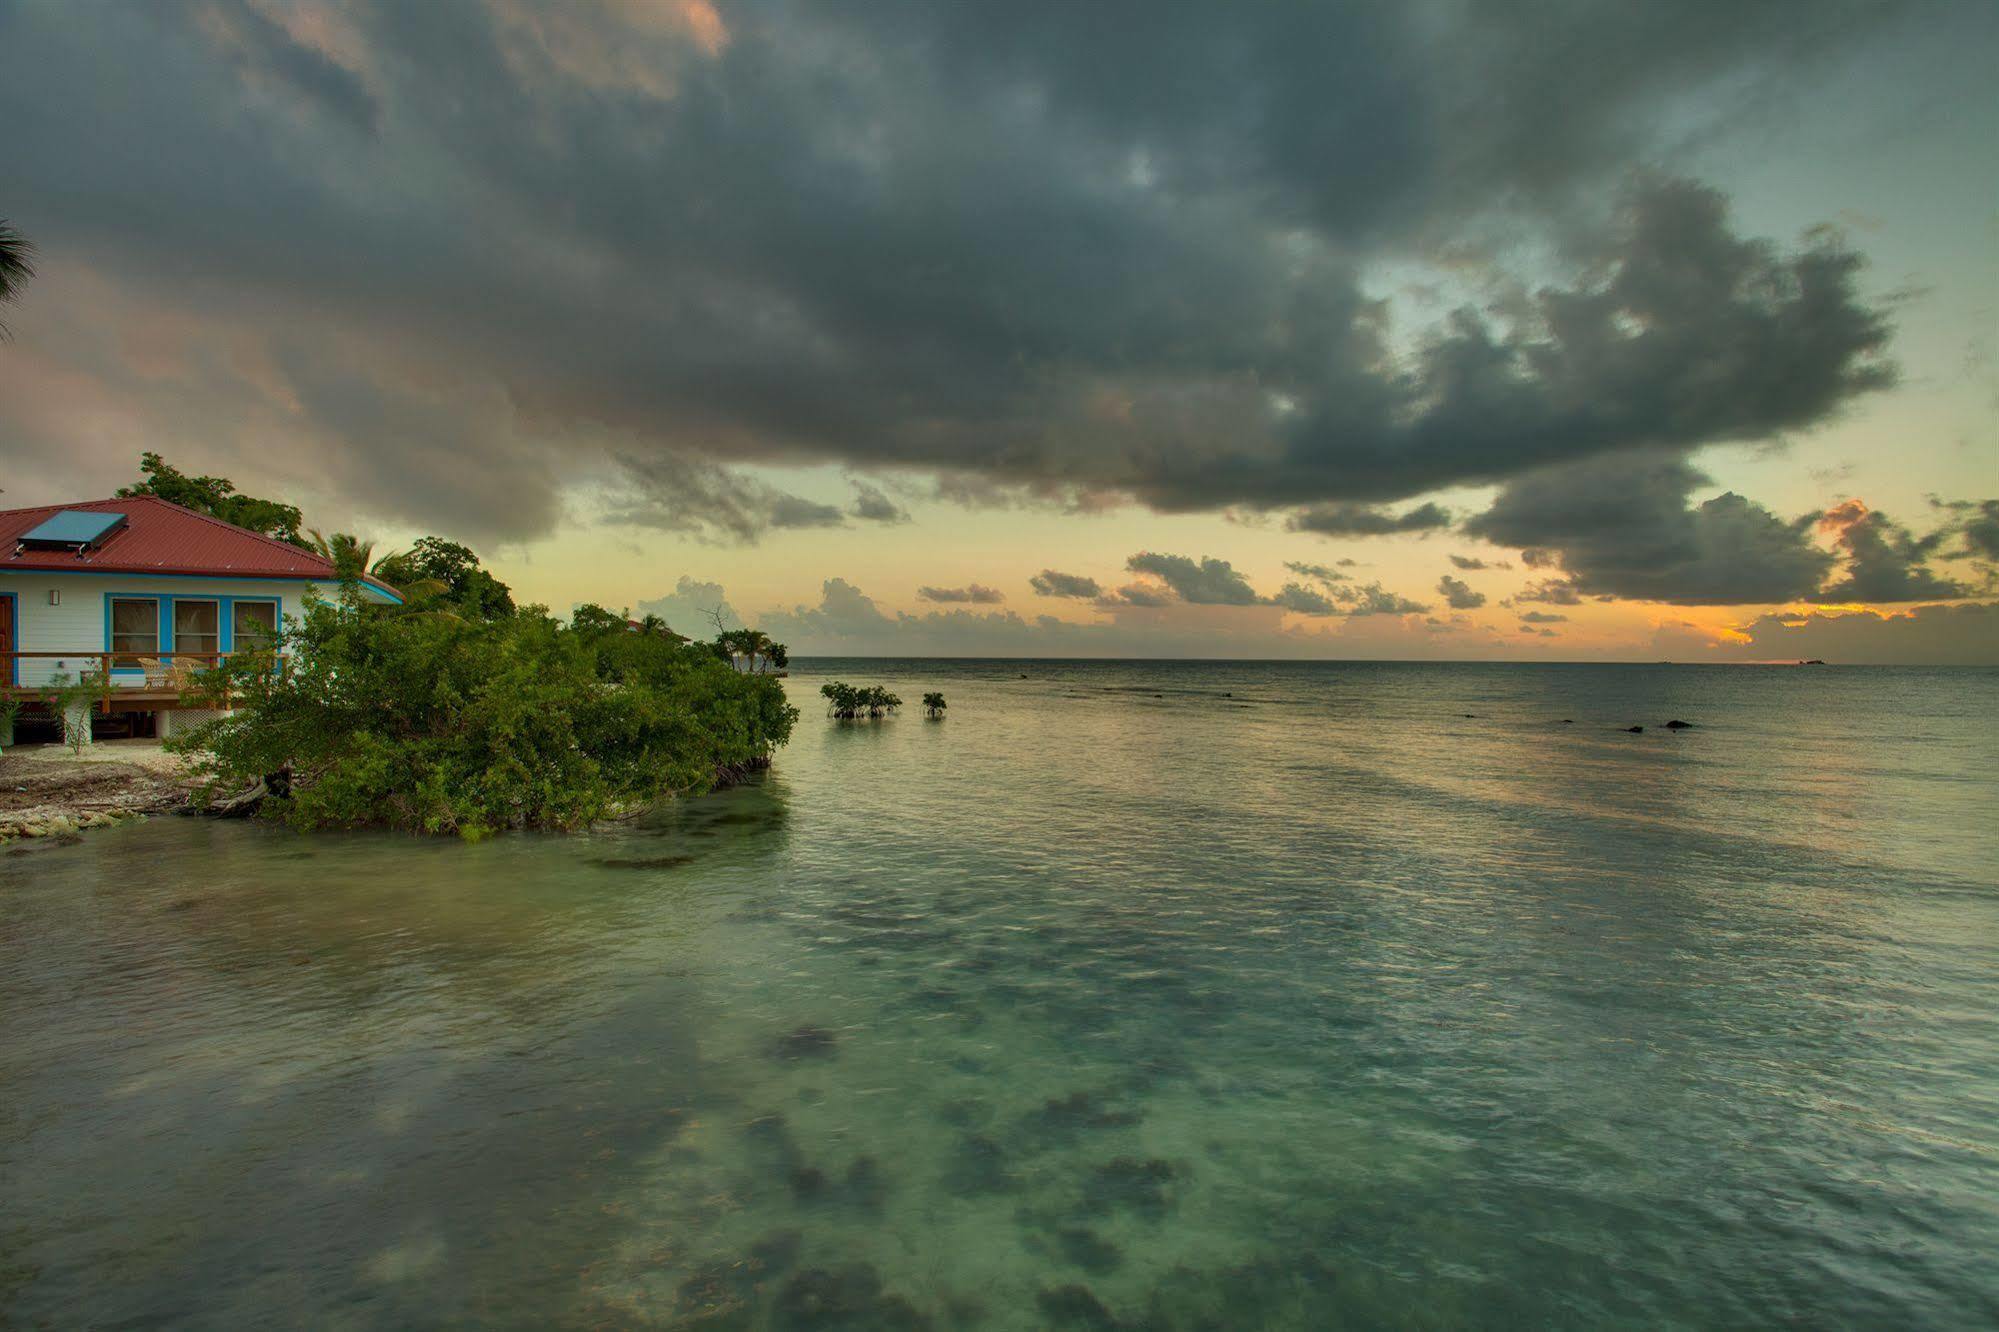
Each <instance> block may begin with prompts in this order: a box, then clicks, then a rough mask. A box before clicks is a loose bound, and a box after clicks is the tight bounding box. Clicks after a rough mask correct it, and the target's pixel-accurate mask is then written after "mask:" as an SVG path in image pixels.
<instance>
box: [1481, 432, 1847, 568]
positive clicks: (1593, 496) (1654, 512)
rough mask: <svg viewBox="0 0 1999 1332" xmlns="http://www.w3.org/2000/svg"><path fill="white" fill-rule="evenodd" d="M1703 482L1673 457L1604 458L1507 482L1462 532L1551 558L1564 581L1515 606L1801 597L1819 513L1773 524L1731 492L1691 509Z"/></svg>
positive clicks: (1828, 563)
mask: <svg viewBox="0 0 1999 1332" xmlns="http://www.w3.org/2000/svg"><path fill="white" fill-rule="evenodd" d="M1706 483H1707V478H1706V477H1704V476H1702V475H1701V474H1700V473H1699V472H1697V471H1695V470H1694V469H1693V468H1692V467H1691V466H1689V465H1688V464H1687V463H1686V462H1685V461H1684V460H1683V459H1681V458H1679V457H1676V456H1672V455H1664V454H1657V453H1641V454H1615V455H1611V456H1609V457H1604V458H1597V459H1592V460H1590V461H1588V462H1581V463H1569V464H1564V465H1562V466H1558V467H1552V468H1547V469H1544V470H1541V471H1537V472H1533V473H1530V474H1528V475H1526V476H1522V477H1520V478H1518V479H1516V480H1514V481H1512V482H1510V483H1509V484H1508V485H1507V486H1506V487H1505V488H1504V489H1502V490H1501V491H1500V493H1499V495H1498V496H1497V498H1495V499H1494V500H1493V504H1492V507H1491V508H1490V509H1488V510H1487V511H1486V512H1484V513H1482V514H1479V515H1477V516H1476V517H1474V518H1472V519H1471V520H1470V521H1468V522H1467V523H1466V524H1465V530H1466V531H1467V532H1469V533H1470V534H1471V535H1473V536H1477V537H1483V538H1484V539H1486V540H1488V541H1491V542H1494V543H1495V544H1498V545H1503V546H1520V547H1528V548H1539V547H1546V548H1550V549H1553V550H1555V551H1556V552H1557V553H1558V555H1559V559H1560V562H1561V567H1562V568H1563V569H1564V570H1566V571H1567V573H1568V575H1569V577H1568V580H1567V582H1566V583H1565V584H1556V585H1550V584H1545V583H1544V584H1542V585H1541V588H1540V591H1539V592H1538V593H1522V594H1519V595H1518V596H1516V598H1515V599H1516V600H1555V599H1556V597H1555V596H1554V595H1552V593H1553V590H1554V588H1555V587H1562V588H1565V589H1567V590H1568V591H1569V592H1570V593H1572V594H1573V593H1587V594H1592V595H1610V596H1617V597H1629V598H1633V599H1636V600H1641V601H1665V602H1672V603H1675V604H1678V605H1686V606H1700V605H1720V606H1732V605H1742V604H1746V603H1752V602H1773V601H1791V600H1796V599H1799V598H1802V597H1808V596H1810V595H1811V594H1812V593H1813V592H1814V591H1815V590H1816V589H1817V588H1818V586H1819V584H1820V583H1821V582H1822V581H1823V580H1824V578H1825V576H1826V573H1827V572H1828V571H1829V570H1830V569H1831V568H1832V564H1833V558H1832V556H1831V555H1830V554H1829V553H1827V552H1826V551H1824V550H1822V549H1821V548H1819V547H1818V546H1817V545H1815V544H1814V543H1813V540H1812V533H1813V528H1814V525H1815V524H1816V523H1817V521H1818V518H1819V515H1817V514H1810V515H1806V516H1805V517H1803V518H1798V519H1792V520H1785V519H1782V518H1779V517H1778V516H1777V515H1775V514H1773V513H1771V512H1770V511H1769V510H1768V509H1765V508H1763V507H1762V506H1761V505H1758V504H1754V503H1752V502H1750V501H1749V500H1746V499H1744V498H1743V497H1742V496H1740V495H1736V494H1733V493H1729V494H1723V495H1718V496H1716V497H1715V498H1713V499H1710V500H1707V501H1705V502H1703V503H1701V504H1698V505H1696V504H1691V503H1690V502H1689V501H1690V497H1691V495H1692V492H1693V491H1694V490H1695V489H1696V488H1698V487H1700V486H1702V485H1704V484H1706ZM1530 563H1531V561H1530ZM1564 604H1569V603H1564Z"/></svg>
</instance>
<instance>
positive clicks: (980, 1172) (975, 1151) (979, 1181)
mask: <svg viewBox="0 0 1999 1332" xmlns="http://www.w3.org/2000/svg"><path fill="white" fill-rule="evenodd" d="M1013 1185H1014V1179H1013V1175H1012V1173H1011V1172H1009V1171H1008V1170H1007V1168H1006V1149H1005V1148H1003V1147H1001V1146H1000V1145H999V1144H998V1143H997V1142H995V1141H993V1140H992V1139H991V1138H989V1137H987V1136H986V1135H985V1134H983V1133H974V1134H971V1135H968V1136H967V1137H964V1138H960V1139H959V1140H958V1147H957V1150H955V1151H954V1152H952V1153H951V1163H950V1164H949V1165H948V1166H946V1167H945V1168H944V1187H945V1188H947V1189H949V1190H950V1191H951V1192H953V1193H955V1194H957V1195H958V1196H959V1197H977V1196H979V1195H980V1194H988V1193H1005V1192H1006V1191H1007V1190H1009V1189H1011V1188H1012V1187H1013Z"/></svg>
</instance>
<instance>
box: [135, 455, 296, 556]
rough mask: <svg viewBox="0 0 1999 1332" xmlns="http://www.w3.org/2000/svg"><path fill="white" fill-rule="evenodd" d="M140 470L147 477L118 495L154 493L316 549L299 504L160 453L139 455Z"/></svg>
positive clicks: (186, 506) (185, 506)
mask: <svg viewBox="0 0 1999 1332" xmlns="http://www.w3.org/2000/svg"><path fill="white" fill-rule="evenodd" d="M139 470H140V471H141V472H143V473H144V474H145V477H146V479H145V480H143V481H141V482H139V483H138V484H136V485H130V486H123V487H120V488H119V491H118V495H119V497H120V498H121V499H122V498H125V497H127V496H131V495H154V496H157V497H158V498H160V499H163V500H166V501H167V502H168V503H170V504H178V505H180V506H181V507H182V508H184V509H193V510H194V511H195V512H196V513H205V514H208V515H210V516H211V517H215V518H220V519H221V520H222V521H223V522H225V523H234V524H236V526H238V527H247V528H249V529H250V530H251V531H252V532H261V533H263V534H264V535H265V536H268V537H276V538H277V539H278V540H280V541H288V542H290V543H291V544H292V545H294V546H297V547H298V548H299V549H300V550H311V549H312V543H311V542H310V541H308V540H307V539H306V537H305V536H304V534H303V533H301V532H300V531H299V523H300V522H301V521H303V515H301V514H300V513H299V510H298V506H297V505H295V504H281V503H279V502H278V501H277V500H268V499H258V498H257V497H256V496H254V495H244V494H239V493H238V492H237V490H236V483H235V482H233V481H230V480H229V479H227V478H226V477H220V476H189V475H187V474H186V473H185V472H183V471H181V470H180V469H179V468H178V467H175V466H174V465H173V464H172V463H170V462H168V461H167V460H166V459H165V458H162V457H161V456H160V455H159V454H157V453H143V454H141V455H139Z"/></svg>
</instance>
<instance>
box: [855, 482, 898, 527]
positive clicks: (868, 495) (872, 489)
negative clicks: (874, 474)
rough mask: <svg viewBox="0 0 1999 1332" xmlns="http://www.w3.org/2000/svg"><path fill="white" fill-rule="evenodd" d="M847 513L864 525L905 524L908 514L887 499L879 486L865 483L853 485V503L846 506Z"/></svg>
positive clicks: (886, 495)
mask: <svg viewBox="0 0 1999 1332" xmlns="http://www.w3.org/2000/svg"><path fill="white" fill-rule="evenodd" d="M847 512H848V513H850V514H852V515H853V516H854V517H856V518H858V519H860V520H861V521H862V522H864V523H906V522H908V521H909V514H908V512H907V511H906V510H904V509H903V508H902V506H901V505H899V504H897V503H896V502H895V501H894V500H892V499H890V498H889V497H888V494H887V492H885V491H884V490H883V489H882V488H881V487H880V486H875V485H869V484H868V483H867V482H865V481H857V482H855V483H854V502H853V503H852V504H850V505H848V506H847Z"/></svg>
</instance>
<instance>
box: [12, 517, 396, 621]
mask: <svg viewBox="0 0 1999 1332" xmlns="http://www.w3.org/2000/svg"><path fill="white" fill-rule="evenodd" d="M65 509H81V510H84V511H85V512H92V513H122V514H124V515H125V524H124V526H122V527H120V528H118V529H117V530H115V531H113V532H112V533H111V534H110V535H108V536H106V537H105V538H104V539H103V540H102V541H100V542H98V543H96V544H95V545H92V546H91V547H89V548H87V549H86V550H84V551H83V552H81V553H80V554H79V553H78V552H76V551H73V550H47V549H31V550H23V549H21V548H20V538H21V536H22V534H23V533H26V532H28V531H31V530H33V529H34V527H35V526H36V525H38V524H40V523H42V522H43V521H45V520H46V519H48V518H49V517H51V516H53V515H54V514H57V513H60V512H62V511H63V510H65ZM29 570H34V571H37V572H43V573H147V574H182V575H186V576H189V577H194V578H309V579H314V580H317V581H320V582H332V581H333V580H334V579H335V578H337V577H338V575H337V574H336V573H335V572H334V569H333V564H332V562H331V561H329V560H325V559H322V558H320V557H319V556H317V555H315V554H313V553H312V552H311V551H309V550H300V549H299V548H298V547H297V546H294V545H291V544H290V543H288V542H284V541H279V540H277V539H276V538H274V537H267V536H264V535H263V534H262V533H259V532H252V531H250V530H249V529H248V528H243V527H238V526H236V525H235V524H234V523H225V522H223V521H222V520H221V519H220V518H212V517H210V516H209V515H208V514H205V513H196V512H195V511H194V510H193V509H184V508H182V507H181V506H180V505H178V504H172V503H169V502H168V501H166V500H163V499H160V498H158V497H156V496H153V495H130V496H126V497H125V498H123V499H102V500H83V501H80V502H78V503H75V504H43V505H39V506H37V507H35V508H32V509H0V573H16V572H26V571H29ZM363 581H365V582H367V583H369V584H370V585H371V586H374V587H377V588H380V589H381V590H383V591H389V589H388V588H387V587H386V586H385V585H384V584H381V583H378V582H376V581H375V580H374V579H372V578H371V579H364V580H363ZM398 599H400V598H398Z"/></svg>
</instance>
